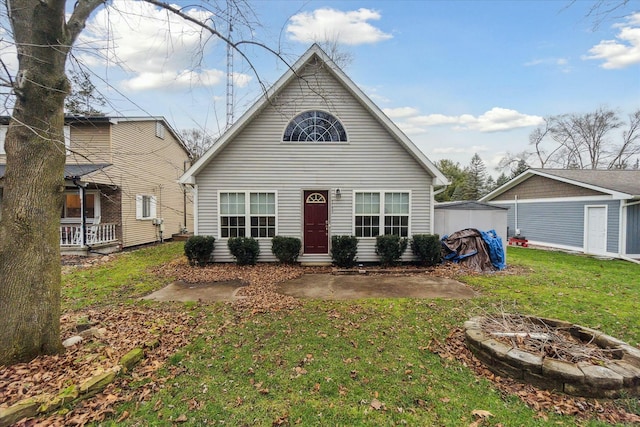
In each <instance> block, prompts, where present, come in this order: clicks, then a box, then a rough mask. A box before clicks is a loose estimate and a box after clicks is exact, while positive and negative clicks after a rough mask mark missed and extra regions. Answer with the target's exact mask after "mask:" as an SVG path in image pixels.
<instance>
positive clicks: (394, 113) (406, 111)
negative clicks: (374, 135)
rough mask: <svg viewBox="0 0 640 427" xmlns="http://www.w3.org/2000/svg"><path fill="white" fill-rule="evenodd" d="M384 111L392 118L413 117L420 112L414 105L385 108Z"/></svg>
mask: <svg viewBox="0 0 640 427" xmlns="http://www.w3.org/2000/svg"><path fill="white" fill-rule="evenodd" d="M382 111H383V112H384V113H385V114H386V115H387V116H389V117H390V118H392V119H400V118H404V117H411V116H415V115H416V114H418V110H417V109H416V108H413V107H400V108H384V109H383V110H382Z"/></svg>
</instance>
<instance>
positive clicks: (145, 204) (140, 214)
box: [136, 194, 157, 219]
mask: <svg viewBox="0 0 640 427" xmlns="http://www.w3.org/2000/svg"><path fill="white" fill-rule="evenodd" d="M156 204H157V199H156V196H153V195H150V194H138V195H136V219H154V218H155V217H156Z"/></svg>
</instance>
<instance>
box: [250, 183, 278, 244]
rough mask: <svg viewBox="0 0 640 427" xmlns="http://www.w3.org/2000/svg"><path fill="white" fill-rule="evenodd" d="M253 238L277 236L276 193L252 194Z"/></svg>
mask: <svg viewBox="0 0 640 427" xmlns="http://www.w3.org/2000/svg"><path fill="white" fill-rule="evenodd" d="M249 199H250V203H251V205H250V214H251V237H273V236H275V235H276V195H275V193H251V194H250V196H249Z"/></svg>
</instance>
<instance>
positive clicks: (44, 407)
mask: <svg viewBox="0 0 640 427" xmlns="http://www.w3.org/2000/svg"><path fill="white" fill-rule="evenodd" d="M143 358H144V351H143V350H142V349H141V348H134V349H133V350H131V351H130V352H128V353H127V354H125V355H124V356H122V357H121V358H120V361H119V363H118V364H117V365H116V366H113V367H112V368H110V369H107V370H106V371H103V372H101V373H99V374H96V375H94V376H92V377H91V378H89V379H87V380H85V381H84V382H83V383H81V384H80V385H71V386H69V387H67V388H65V389H64V390H60V391H59V392H58V394H56V395H55V396H54V395H51V394H40V395H38V396H34V397H30V398H27V399H23V400H21V401H19V402H17V403H14V404H13V405H11V406H9V407H8V408H0V427H7V426H10V425H11V424H13V423H16V422H18V421H20V420H21V419H23V418H32V417H35V416H38V415H46V414H50V413H52V412H54V411H57V410H58V409H60V408H61V407H62V406H63V405H66V404H67V403H70V402H78V401H80V400H84V399H87V398H89V397H92V396H95V395H96V394H98V393H100V392H101V391H102V390H104V389H105V387H106V386H107V385H109V384H111V382H113V380H114V379H115V378H116V376H117V375H119V374H121V373H126V372H129V371H131V369H133V367H134V366H135V365H137V364H138V363H139V362H140V361H141V360H142V359H143Z"/></svg>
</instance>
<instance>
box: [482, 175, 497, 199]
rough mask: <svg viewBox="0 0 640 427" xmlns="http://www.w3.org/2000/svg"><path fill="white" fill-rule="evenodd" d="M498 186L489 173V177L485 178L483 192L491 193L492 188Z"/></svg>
mask: <svg viewBox="0 0 640 427" xmlns="http://www.w3.org/2000/svg"><path fill="white" fill-rule="evenodd" d="M497 187H498V186H497V185H496V181H495V180H494V179H493V177H492V176H491V175H489V177H488V178H487V182H486V183H485V189H484V190H485V193H484V194H489V193H491V192H492V191H493V190H495V189H496V188H497ZM484 194H483V196H484Z"/></svg>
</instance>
